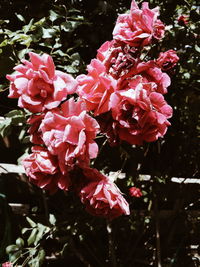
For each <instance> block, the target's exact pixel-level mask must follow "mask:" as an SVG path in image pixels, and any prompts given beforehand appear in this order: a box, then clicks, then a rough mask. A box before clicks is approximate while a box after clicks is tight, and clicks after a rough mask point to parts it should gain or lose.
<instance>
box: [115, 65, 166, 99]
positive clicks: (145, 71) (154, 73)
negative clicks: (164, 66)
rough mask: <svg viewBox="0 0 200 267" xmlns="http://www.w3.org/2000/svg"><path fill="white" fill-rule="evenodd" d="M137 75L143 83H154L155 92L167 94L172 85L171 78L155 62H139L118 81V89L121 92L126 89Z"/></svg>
mask: <svg viewBox="0 0 200 267" xmlns="http://www.w3.org/2000/svg"><path fill="white" fill-rule="evenodd" d="M135 75H139V76H140V77H142V81H143V83H149V82H150V83H154V89H153V91H155V92H158V93H161V94H166V93H167V87H169V86H170V84H171V79H170V77H169V76H168V75H167V74H166V73H163V72H162V70H161V69H160V68H158V66H157V65H156V64H155V62H154V61H153V60H151V61H148V62H138V64H137V65H135V67H134V68H132V69H131V70H130V71H129V72H128V73H127V74H126V75H124V76H122V77H121V78H120V79H119V80H118V84H117V88H118V89H119V90H121V89H125V88H126V87H127V86H128V83H129V82H130V81H132V80H133V79H135V77H134V76H135Z"/></svg>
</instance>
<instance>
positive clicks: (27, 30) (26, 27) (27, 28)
mask: <svg viewBox="0 0 200 267" xmlns="http://www.w3.org/2000/svg"><path fill="white" fill-rule="evenodd" d="M33 21H34V19H31V20H30V22H29V24H27V25H25V26H23V30H24V33H27V32H29V30H30V29H31V27H32V25H33Z"/></svg>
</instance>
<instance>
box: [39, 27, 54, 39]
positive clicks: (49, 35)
mask: <svg viewBox="0 0 200 267" xmlns="http://www.w3.org/2000/svg"><path fill="white" fill-rule="evenodd" d="M42 32H43V35H42V38H43V39H46V38H52V37H53V36H54V35H55V34H56V32H55V30H54V29H46V28H42Z"/></svg>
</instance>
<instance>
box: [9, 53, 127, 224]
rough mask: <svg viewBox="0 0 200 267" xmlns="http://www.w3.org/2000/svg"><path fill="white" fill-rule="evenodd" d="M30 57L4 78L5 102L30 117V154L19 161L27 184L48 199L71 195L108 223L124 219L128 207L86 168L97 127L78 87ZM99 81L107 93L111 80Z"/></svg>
mask: <svg viewBox="0 0 200 267" xmlns="http://www.w3.org/2000/svg"><path fill="white" fill-rule="evenodd" d="M29 56H30V62H29V61H27V60H23V61H22V63H23V64H24V65H22V64H20V65H18V66H16V67H15V68H14V69H15V70H16V73H14V74H12V75H7V78H8V79H9V80H10V82H11V83H10V94H9V97H11V98H18V106H19V107H22V108H25V109H27V110H29V111H30V112H32V113H33V114H32V115H31V116H30V117H29V119H28V120H27V123H28V124H29V125H30V127H29V129H28V133H29V134H30V140H31V142H32V143H33V147H32V153H31V154H30V155H29V156H28V157H26V158H25V159H24V161H23V165H24V168H25V171H26V174H27V176H28V177H29V180H30V181H31V182H32V183H33V184H35V185H37V186H39V187H40V188H43V189H45V190H48V191H49V192H50V193H52V194H53V193H55V192H56V191H57V189H58V188H59V189H62V190H70V189H71V190H74V191H75V192H76V193H77V195H78V196H79V197H80V199H81V201H82V203H84V204H85V205H86V209H87V210H88V211H89V212H90V213H92V214H94V215H97V216H103V217H106V218H110V219H113V218H115V217H117V216H120V215H122V214H126V215H128V214H129V206H128V203H127V202H126V200H125V199H124V197H123V196H122V194H121V192H120V190H119V189H118V187H117V186H116V185H115V184H114V183H113V182H111V181H110V180H109V179H108V177H106V176H104V175H103V174H101V173H100V172H99V171H98V170H96V169H91V168H90V167H89V166H90V160H91V159H94V158H96V157H97V154H98V145H97V143H96V142H95V138H96V135H97V134H98V133H99V128H100V127H99V124H98V122H97V120H96V119H95V118H93V117H91V115H89V113H88V111H89V110H90V108H89V107H88V106H87V103H86V102H85V101H83V100H82V99H81V98H78V97H77V94H76V90H77V81H76V80H75V79H74V78H73V77H72V76H70V75H69V74H66V73H63V72H61V71H57V70H55V66H54V63H53V60H52V58H51V57H50V56H49V55H46V54H44V55H42V56H39V55H37V54H35V53H32V52H31V53H29ZM94 64H95V62H94ZM91 71H92V70H91ZM99 81H100V82H99V87H101V86H102V88H104V86H105V85H107V86H108V87H110V88H112V85H111V82H110V80H108V79H106V78H103V77H102V80H101V78H99ZM101 82H102V83H103V85H104V86H103V85H101ZM94 83H95V82H94ZM97 86H98V85H97ZM100 90H101V89H100ZM111 90H112V89H111ZM97 99H98V100H97V102H98V101H99V98H98V97H97ZM77 169H78V170H79V171H78V172H77ZM75 174H76V176H77V175H78V176H80V177H79V179H77V177H74V176H75ZM90 188H91V192H90ZM88 190H89V191H88ZM89 206H90V207H89Z"/></svg>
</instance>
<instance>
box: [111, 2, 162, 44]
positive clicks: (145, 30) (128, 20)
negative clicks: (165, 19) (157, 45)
mask: <svg viewBox="0 0 200 267" xmlns="http://www.w3.org/2000/svg"><path fill="white" fill-rule="evenodd" d="M158 15H159V10H158V7H156V8H154V9H149V6H148V3H147V2H144V3H143V4H142V9H141V10H140V9H139V7H138V6H137V4H136V3H135V1H132V3H131V9H130V13H129V14H122V15H119V17H118V19H117V22H116V25H115V28H114V30H113V38H114V39H115V40H117V41H119V42H123V43H127V44H129V45H130V46H134V47H139V46H145V45H148V44H150V43H151V40H152V38H155V39H161V38H163V36H164V28H165V27H164V24H163V23H162V22H161V21H160V20H158V19H157V17H158Z"/></svg>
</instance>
